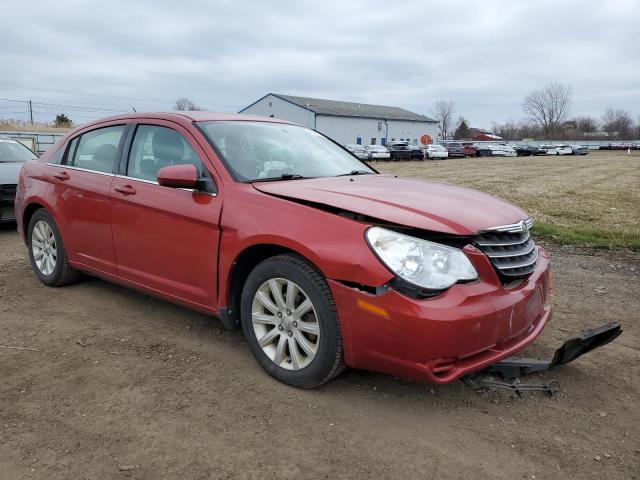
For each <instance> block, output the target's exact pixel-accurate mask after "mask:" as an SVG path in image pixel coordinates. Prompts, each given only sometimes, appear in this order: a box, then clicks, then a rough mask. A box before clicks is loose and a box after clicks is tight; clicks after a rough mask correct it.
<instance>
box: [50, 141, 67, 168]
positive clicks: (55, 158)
mask: <svg viewBox="0 0 640 480" xmlns="http://www.w3.org/2000/svg"><path fill="white" fill-rule="evenodd" d="M65 150H66V145H62V146H61V147H60V148H58V150H56V151H55V152H53V153H52V154H51V156H50V157H49V160H47V163H49V164H51V165H60V164H61V163H62V157H63V156H64V151H65Z"/></svg>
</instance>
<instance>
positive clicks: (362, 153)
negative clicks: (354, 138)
mask: <svg viewBox="0 0 640 480" xmlns="http://www.w3.org/2000/svg"><path fill="white" fill-rule="evenodd" d="M344 148H346V149H347V150H349V151H350V152H351V153H353V154H354V155H355V156H356V157H358V158H359V159H360V160H368V159H369V152H367V150H366V149H365V148H364V147H363V146H362V145H345V146H344Z"/></svg>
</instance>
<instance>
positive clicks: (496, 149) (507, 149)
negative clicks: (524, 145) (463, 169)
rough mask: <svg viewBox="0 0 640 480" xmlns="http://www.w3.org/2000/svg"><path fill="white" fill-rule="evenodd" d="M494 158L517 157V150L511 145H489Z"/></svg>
mask: <svg viewBox="0 0 640 480" xmlns="http://www.w3.org/2000/svg"><path fill="white" fill-rule="evenodd" d="M486 146H487V147H489V149H490V150H491V154H492V155H493V156H494V157H517V156H518V154H517V152H516V149H515V148H513V147H512V146H510V145H500V144H487V145H486Z"/></svg>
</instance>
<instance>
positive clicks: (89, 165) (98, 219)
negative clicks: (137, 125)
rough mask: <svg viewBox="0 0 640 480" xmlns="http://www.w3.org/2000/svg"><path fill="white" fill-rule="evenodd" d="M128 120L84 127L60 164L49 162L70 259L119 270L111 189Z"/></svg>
mask: <svg viewBox="0 0 640 480" xmlns="http://www.w3.org/2000/svg"><path fill="white" fill-rule="evenodd" d="M127 128H128V125H127V124H126V123H122V122H121V123H120V124H111V125H109V124H107V125H103V126H100V127H99V128H96V129H93V130H89V131H86V132H83V133H81V134H79V135H77V136H76V137H74V138H73V139H71V141H70V142H69V143H68V145H67V149H66V151H65V154H64V157H63V159H62V162H61V164H59V165H56V164H50V166H51V168H52V184H53V188H54V195H53V197H52V198H55V202H56V204H55V206H54V209H55V212H54V213H55V216H56V220H57V222H58V224H59V226H60V230H61V234H62V238H63V240H64V242H65V247H66V250H67V252H68V255H69V259H70V260H71V262H75V263H77V264H81V265H82V267H83V268H87V269H89V270H94V271H96V272H102V273H108V274H115V273H116V261H115V253H114V249H113V239H112V234H111V202H110V200H109V190H110V188H111V182H112V181H113V179H114V177H115V167H116V163H117V162H116V159H117V158H119V157H120V154H121V152H122V148H123V145H124V139H125V132H126V130H127Z"/></svg>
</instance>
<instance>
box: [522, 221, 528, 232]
mask: <svg viewBox="0 0 640 480" xmlns="http://www.w3.org/2000/svg"><path fill="white" fill-rule="evenodd" d="M520 230H521V231H522V233H529V227H527V223H526V222H525V221H524V220H521V221H520Z"/></svg>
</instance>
